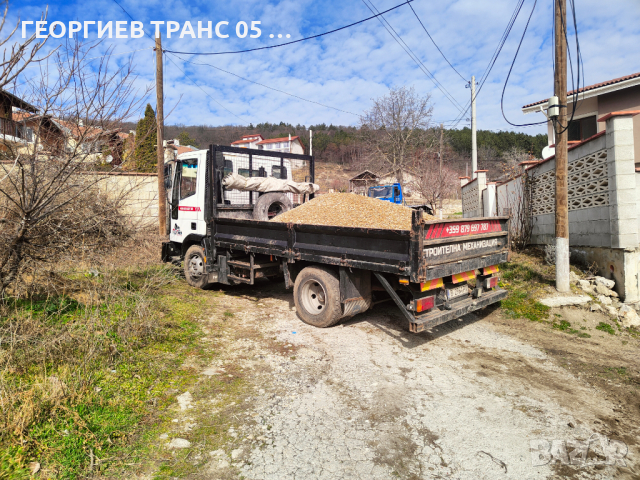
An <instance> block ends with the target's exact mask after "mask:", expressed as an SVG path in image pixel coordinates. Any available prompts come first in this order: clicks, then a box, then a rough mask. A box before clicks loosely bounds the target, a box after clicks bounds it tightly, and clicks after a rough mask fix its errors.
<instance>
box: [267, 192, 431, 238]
mask: <svg viewBox="0 0 640 480" xmlns="http://www.w3.org/2000/svg"><path fill="white" fill-rule="evenodd" d="M411 212H412V210H411V209H410V208H407V207H404V206H402V205H395V204H393V203H391V202H385V201H383V200H378V199H375V198H369V197H364V196H362V195H355V194H353V193H327V194H324V195H318V196H317V197H316V198H314V199H313V200H311V201H309V202H307V203H304V204H302V205H300V206H299V207H296V208H294V209H293V210H289V211H288V212H285V213H281V214H280V215H278V216H277V217H275V218H274V219H273V220H271V221H272V222H282V223H303V224H307V225H331V226H335V227H356V228H380V229H386V230H411ZM424 216H425V218H427V219H432V218H434V217H431V216H430V215H427V214H424Z"/></svg>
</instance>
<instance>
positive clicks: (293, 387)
mask: <svg viewBox="0 0 640 480" xmlns="http://www.w3.org/2000/svg"><path fill="white" fill-rule="evenodd" d="M225 292H226V294H225V297H224V303H223V306H224V307H225V308H227V309H230V310H231V311H233V312H234V315H235V317H234V322H236V323H235V331H236V334H237V337H236V339H235V340H234V341H233V342H230V343H229V345H232V348H231V347H230V348H229V350H228V352H227V355H226V356H223V357H224V358H226V360H224V361H223V362H221V363H218V364H216V365H214V366H211V367H210V368H209V373H208V374H210V369H211V368H214V369H215V368H220V369H225V370H222V371H225V372H227V371H230V369H231V368H233V369H236V370H240V371H244V374H245V375H247V378H248V381H249V382H250V384H251V386H250V391H251V392H252V393H250V394H249V395H247V396H246V397H245V398H244V399H243V400H242V406H243V410H242V412H241V413H239V415H240V416H241V421H240V422H239V423H238V424H237V425H236V426H233V427H231V428H230V430H229V432H228V433H229V438H230V441H229V443H228V444H227V445H226V446H224V447H223V448H219V449H217V450H216V451H213V452H208V453H206V454H204V456H205V458H207V459H210V460H208V463H206V465H205V466H204V467H203V468H202V469H201V470H200V474H199V475H198V477H199V478H235V477H238V476H240V477H244V478H246V479H255V480H267V479H347V478H348V479H388V478H405V479H423V478H425V479H426V478H456V479H484V478H486V479H494V478H513V479H524V478H532V479H534V478H535V479H542V478H603V479H604V478H638V475H636V473H635V472H638V473H640V467H638V465H637V459H638V458H639V457H638V446H637V440H636V438H637V437H638V435H637V433H638V432H637V428H638V412H637V411H638V401H637V398H638V397H637V395H636V394H635V393H634V392H637V388H636V387H635V386H630V387H629V388H630V389H631V390H626V391H627V393H628V395H626V396H624V395H623V396H624V398H625V399H626V400H624V401H623V400H621V397H615V396H614V395H612V391H613V390H611V389H615V387H616V385H617V386H618V387H620V385H618V384H620V381H618V384H616V381H615V379H614V380H610V379H607V378H605V379H604V380H603V381H604V382H605V383H601V384H599V383H598V381H600V380H602V379H603V378H604V377H602V378H601V377H600V376H598V375H595V377H594V378H597V379H599V380H598V381H590V380H589V374H588V373H585V368H578V367H577V366H576V368H578V370H576V371H572V367H571V363H572V362H571V360H572V359H571V358H570V357H571V354H572V353H571V352H572V351H573V352H574V353H576V352H577V353H579V352H582V353H585V354H586V355H587V356H589V357H592V358H591V361H593V360H594V359H593V356H594V355H600V358H599V359H600V360H602V358H604V356H605V355H604V354H602V353H601V352H600V353H597V348H599V347H598V345H599V343H598V341H600V340H599V339H598V338H595V337H594V338H593V339H589V340H588V341H587V340H583V339H579V341H577V339H575V338H573V337H569V336H567V335H563V334H561V333H559V332H555V331H551V329H550V328H549V327H547V326H544V325H541V324H534V323H533V322H529V321H513V320H508V321H507V320H504V319H503V318H502V317H501V314H500V310H499V309H494V310H492V311H484V312H482V313H481V314H480V315H477V316H476V315H469V316H467V317H465V318H464V319H463V320H461V321H454V322H450V323H449V324H446V325H445V326H442V327H438V328H437V329H435V330H434V331H433V332H431V333H424V334H418V335H415V334H410V333H408V332H407V331H406V330H405V325H404V323H403V320H402V318H401V316H400V314H399V313H398V312H397V311H396V309H395V307H394V306H392V305H385V304H382V305H380V306H377V307H375V308H374V309H373V310H372V311H370V312H368V313H367V314H365V315H360V316H358V317H355V318H354V319H352V320H350V321H347V322H345V323H343V324H341V325H338V326H336V327H333V328H329V329H316V328H313V327H310V326H308V325H305V324H303V323H302V322H301V321H300V320H299V319H298V318H297V317H296V315H295V311H294V307H293V304H292V297H291V294H290V292H287V291H286V290H285V289H284V287H283V285H282V283H279V284H264V285H263V288H261V289H260V290H256V289H250V288H248V287H247V288H244V287H232V288H229V289H228V290H226V291H225ZM256 294H257V295H259V297H256V296H255V295H256ZM252 332H253V333H252ZM258 332H259V333H258ZM604 340H611V341H614V340H615V341H618V340H617V339H616V337H611V339H608V338H605V339H604ZM632 340H633V339H632ZM554 342H556V343H557V344H554ZM589 342H590V343H589ZM626 342H627V343H625V344H624V346H622V345H620V346H619V348H618V347H616V346H615V345H614V348H613V350H614V351H615V354H616V355H624V354H625V352H627V353H629V355H630V357H629V358H628V360H629V361H631V362H634V361H635V360H634V358H635V357H634V354H633V352H637V347H638V345H637V343H638V342H637V341H636V340H633V341H632V343H631V344H629V343H628V341H626ZM633 342H635V343H633ZM546 344H548V345H546ZM558 345H563V346H565V348H564V350H560V349H558V348H557V347H558ZM616 345H617V344H616ZM590 349H591V350H590ZM594 349H596V350H594ZM554 352H555V353H554ZM577 353H576V354H577ZM567 358H569V360H567ZM563 359H564V360H563ZM573 360H574V362H575V363H576V365H578V364H580V362H579V361H578V360H577V358H574V359H573ZM583 360H584V359H583ZM615 361H618V363H619V362H620V361H622V360H620V359H619V358H618V359H617V360H615ZM615 361H614V363H615ZM567 363H568V365H567ZM587 363H588V362H587ZM587 363H585V362H584V361H583V362H582V365H586V364H587ZM592 373H593V372H592ZM205 374H207V373H205ZM606 382H609V383H606ZM609 387H610V388H609ZM634 388H635V390H634ZM629 392H630V393H629ZM627 400H628V401H627ZM634 402H635V403H634ZM199 404H200V405H208V404H209V403H208V402H207V401H205V400H202V401H200V402H199ZM623 404H624V405H623ZM196 408H198V407H197V406H196ZM625 408H627V410H624V409H625ZM633 408H635V411H632V410H633ZM623 410H624V411H626V412H627V413H626V414H625V413H624V412H623ZM609 439H613V440H612V441H611V443H608V441H609ZM575 441H578V442H579V441H583V442H588V443H582V444H581V443H572V442H575ZM623 442H624V443H623ZM581 445H582V447H581ZM584 445H587V446H588V450H587V449H585V448H583V447H584ZM627 447H628V449H629V450H628V452H627ZM532 448H533V452H532ZM603 448H604V449H605V450H606V451H605V450H603ZM581 452H582V454H586V456H587V458H586V460H585V459H581V457H580V455H581ZM551 454H554V455H555V456H554V459H556V458H557V459H559V460H560V461H558V462H556V461H553V462H550V461H549V460H550V459H551ZM196 458H199V456H196ZM607 458H608V463H610V464H606V463H607V460H605V459H607ZM616 458H618V460H616Z"/></svg>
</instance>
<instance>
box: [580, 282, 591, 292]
mask: <svg viewBox="0 0 640 480" xmlns="http://www.w3.org/2000/svg"><path fill="white" fill-rule="evenodd" d="M578 286H579V287H580V288H582V289H583V290H584V289H585V288H591V283H590V282H589V280H578Z"/></svg>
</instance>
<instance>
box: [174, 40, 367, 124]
mask: <svg viewBox="0 0 640 480" xmlns="http://www.w3.org/2000/svg"><path fill="white" fill-rule="evenodd" d="M167 53H169V52H167ZM171 55H173V56H175V57H176V58H178V59H180V60H182V61H183V62H186V63H191V64H192V65H205V66H209V67H211V68H215V69H216V70H220V71H221V72H224V73H228V74H229V75H233V76H234V77H238V78H240V79H241V80H244V81H246V82H250V83H253V84H255V85H260V86H261V87H265V88H268V89H270V90H274V91H276V92H280V93H284V94H285V95H289V96H290V97H294V98H297V99H299V100H302V101H305V102H309V103H314V104H316V105H320V106H321V107H325V108H330V109H332V110H336V111H338V112H343V113H348V114H350V115H355V116H356V117H360V115H358V114H357V113H353V112H349V111H347V110H342V109H340V108H336V107H332V106H330V105H325V104H324V103H320V102H316V101H314V100H308V99H306V98H302V97H300V96H298V95H294V94H293V93H289V92H285V91H284V90H280V89H277V88H274V87H270V86H269V85H265V84H263V83H260V82H256V81H253V80H249V79H248V78H244V77H241V76H240V75H238V74H237V73H233V72H229V71H228V70H224V69H223V68H220V67H216V66H215V65H211V64H210V63H200V62H193V61H191V60H185V59H184V58H182V57H180V56H178V55H176V54H173V53H172V54H171Z"/></svg>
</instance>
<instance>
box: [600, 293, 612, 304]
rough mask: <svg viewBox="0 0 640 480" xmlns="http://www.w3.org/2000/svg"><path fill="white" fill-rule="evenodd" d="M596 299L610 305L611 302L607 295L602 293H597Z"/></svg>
mask: <svg viewBox="0 0 640 480" xmlns="http://www.w3.org/2000/svg"><path fill="white" fill-rule="evenodd" d="M598 301H599V302H600V303H601V304H603V305H611V304H612V303H613V302H612V301H611V299H610V298H609V297H605V296H604V295H599V296H598Z"/></svg>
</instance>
